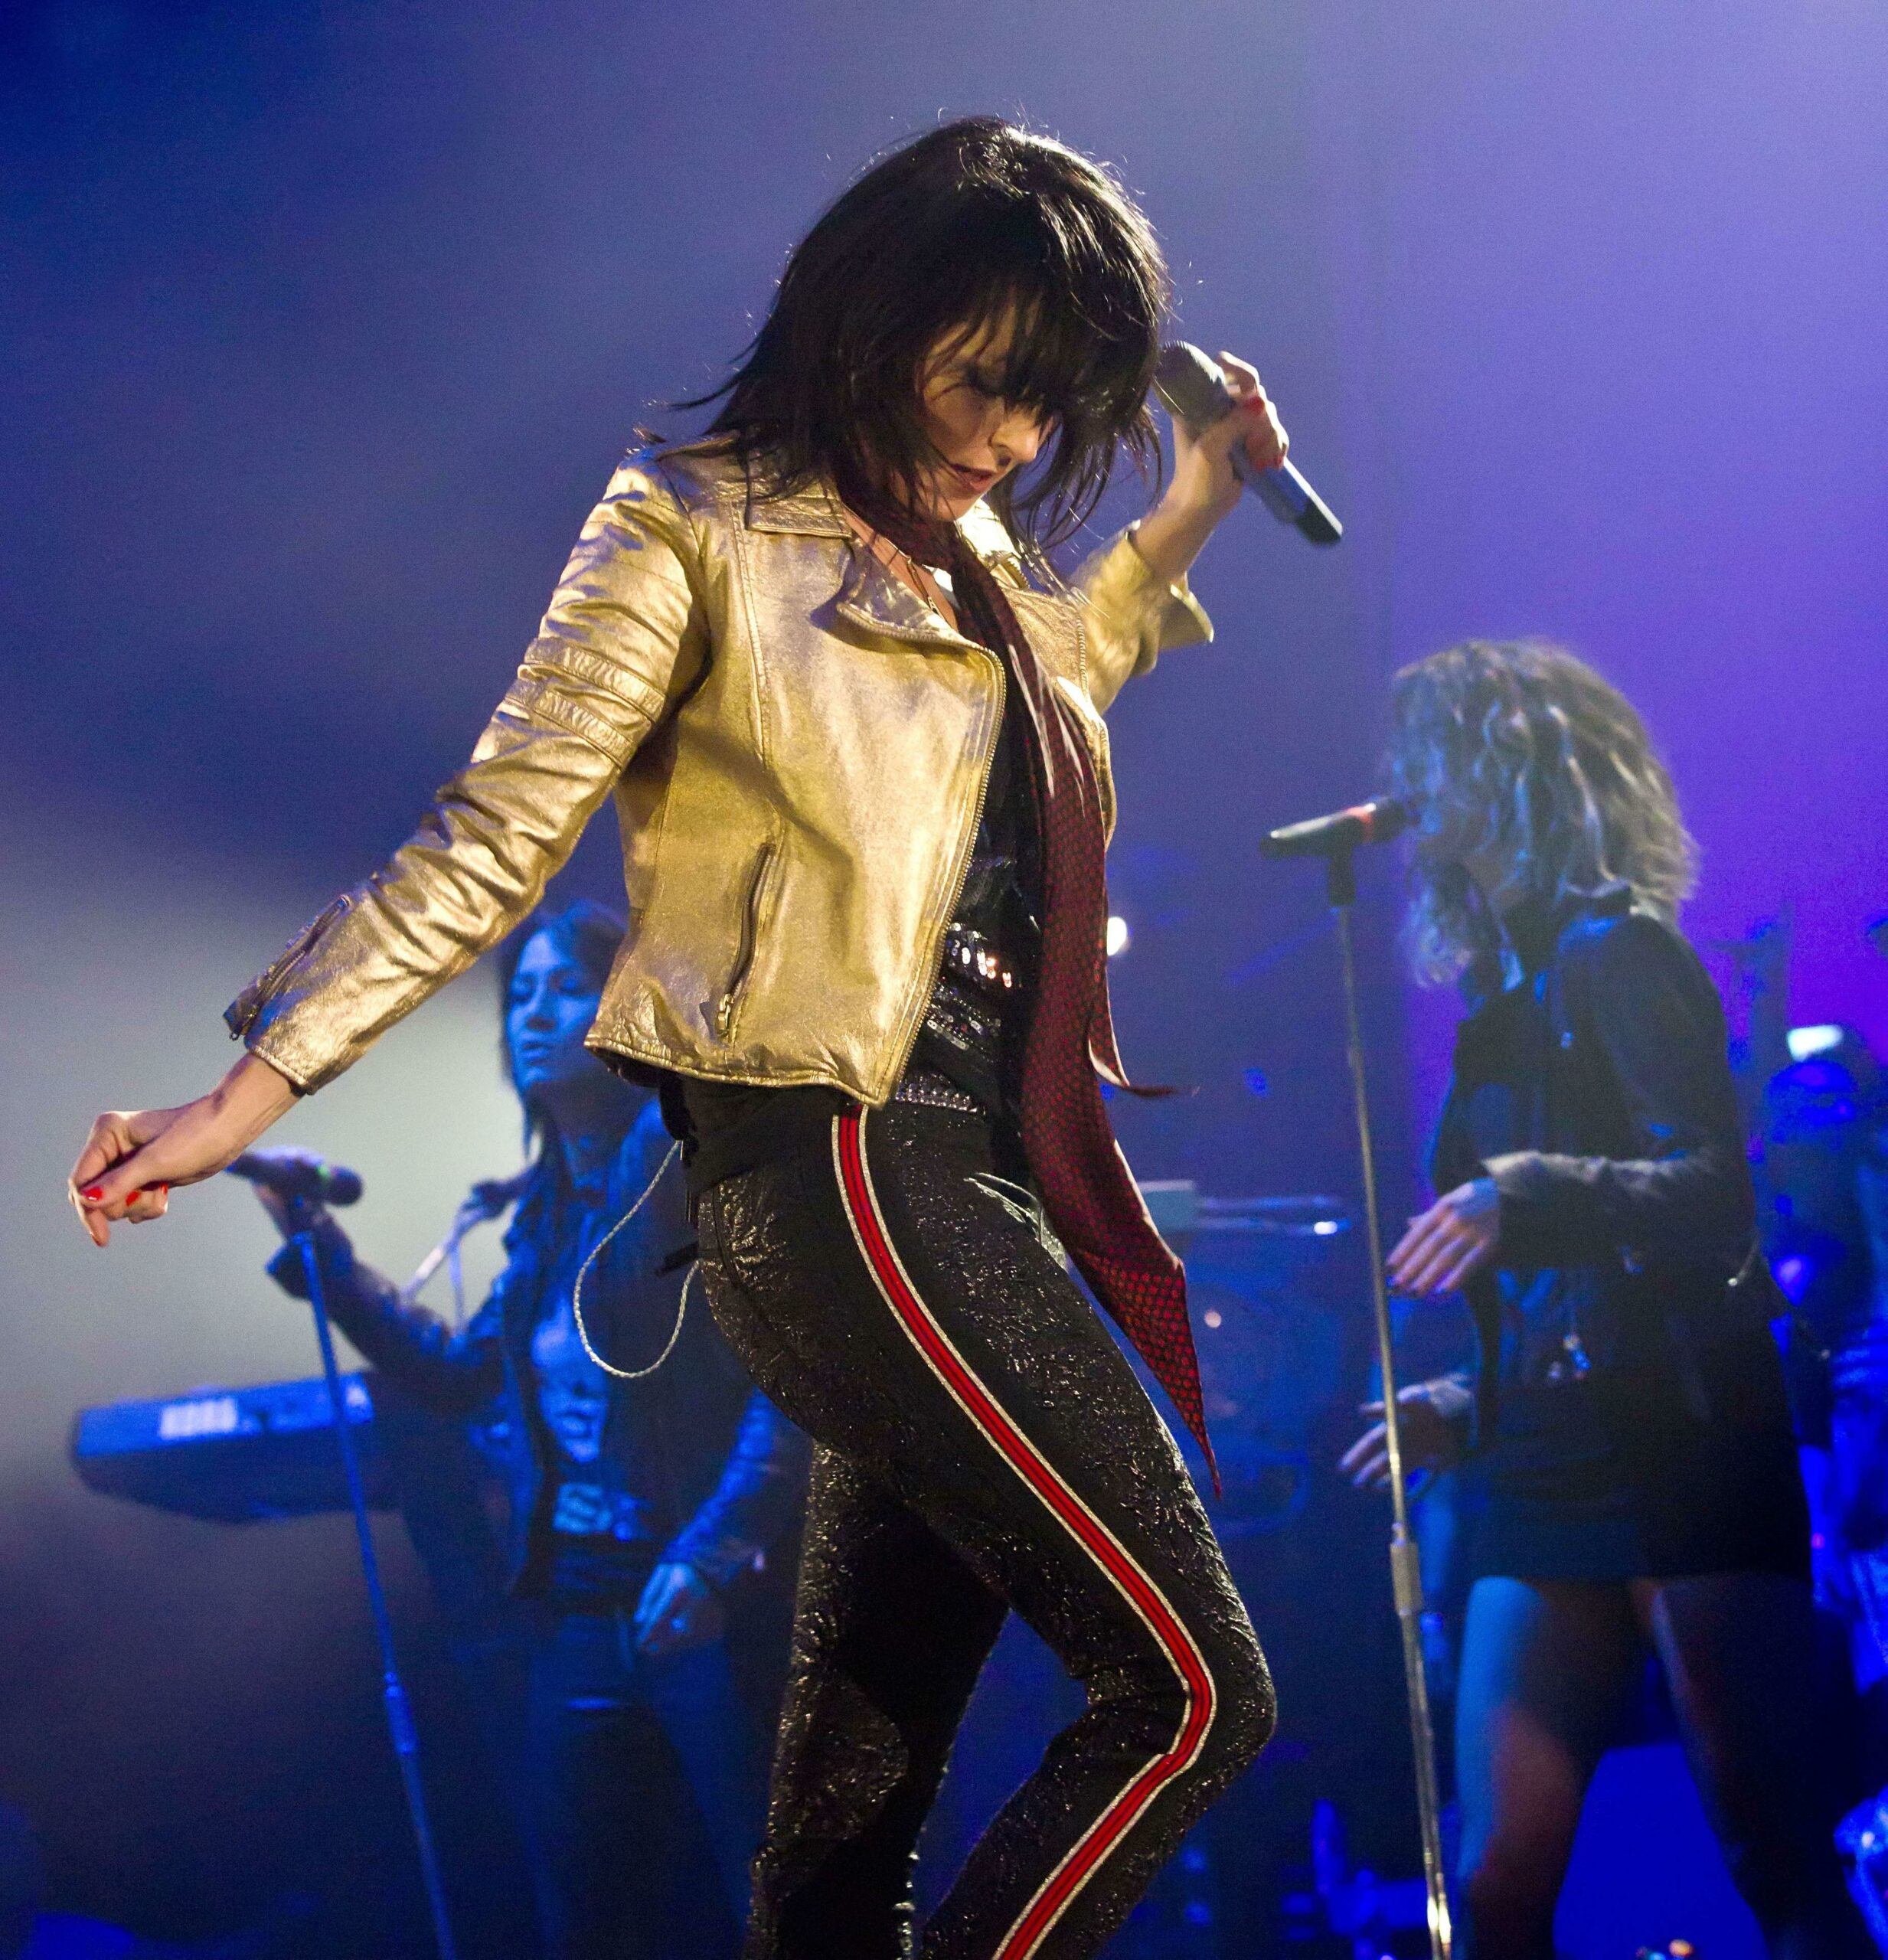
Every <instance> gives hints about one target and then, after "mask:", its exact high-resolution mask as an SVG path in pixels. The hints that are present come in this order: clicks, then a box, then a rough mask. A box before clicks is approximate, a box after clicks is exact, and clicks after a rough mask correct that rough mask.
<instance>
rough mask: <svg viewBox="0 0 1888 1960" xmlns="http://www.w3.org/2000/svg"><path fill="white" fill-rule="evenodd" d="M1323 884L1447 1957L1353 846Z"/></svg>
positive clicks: (1435, 1944) (1438, 1812) (1339, 852)
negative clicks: (1355, 920) (1339, 981)
mask: <svg viewBox="0 0 1888 1960" xmlns="http://www.w3.org/2000/svg"><path fill="white" fill-rule="evenodd" d="M1325 887H1326V890H1327V892H1328V895H1329V900H1330V904H1331V916H1332V918H1333V919H1334V920H1335V921H1336V923H1337V928H1338V963H1339V965H1340V966H1341V969H1342V970H1343V975H1344V1035H1345V1047H1346V1050H1347V1054H1348V1056H1349V1060H1350V1069H1351V1100H1352V1103H1353V1104H1354V1108H1355V1112H1356V1117H1357V1151H1358V1155H1359V1156H1360V1158H1361V1160H1362V1163H1363V1170H1364V1253H1365V1256H1367V1258H1368V1259H1369V1260H1370V1305H1371V1308H1372V1311H1373V1312H1374V1316H1375V1319H1376V1333H1377V1367H1378V1370H1379V1371H1380V1374H1382V1377H1383V1440H1384V1444H1385V1447H1386V1451H1387V1455H1388V1456H1389V1459H1390V1515H1391V1522H1390V1585H1391V1588H1392V1590H1393V1595H1394V1597H1395V1599H1396V1620H1397V1624H1398V1625H1399V1627H1400V1629H1401V1632H1402V1635H1403V1684H1404V1687H1405V1688H1406V1691H1407V1693H1408V1696H1409V1741H1410V1745H1411V1748H1412V1749H1413V1753H1414V1755H1415V1757H1416V1813H1417V1818H1418V1821H1419V1823H1420V1824H1421V1827H1422V1833H1423V1885H1424V1887H1425V1890H1426V1892H1427V1894H1428V1899H1429V1952H1430V1955H1431V1960H1449V1952H1450V1949H1451V1946H1452V1943H1453V1940H1454V1932H1453V1929H1452V1926H1451V1925H1450V1922H1449V1892H1448V1886H1447V1879H1446V1874H1445V1872H1444V1870H1443V1868H1442V1795H1441V1789H1440V1786H1439V1782H1438V1781H1437V1778H1436V1728H1435V1724H1434V1723H1433V1721H1432V1720H1431V1718H1430V1714H1429V1677H1428V1675H1427V1674H1426V1671H1425V1670H1424V1667H1423V1566H1422V1562H1421V1560H1420V1558H1419V1555H1418V1551H1417V1547H1416V1540H1415V1539H1414V1538H1413V1537H1412V1536H1411V1535H1410V1531H1409V1492H1408V1491H1407V1490H1406V1488H1404V1485H1403V1428H1402V1418H1401V1413H1400V1410H1399V1409H1398V1407H1397V1403H1396V1352H1395V1343H1394V1337H1393V1332H1392V1329H1391V1327H1390V1288H1389V1283H1388V1282H1387V1279H1386V1278H1385V1276H1384V1267H1383V1225H1382V1221H1381V1219H1380V1215H1379V1212H1378V1208H1377V1152H1376V1147H1375V1145H1374V1142H1372V1139H1371V1134H1370V1096H1369V1093H1368V1091H1367V1088H1366V1086H1365V1080H1364V1036H1363V1031H1362V1027H1361V1025H1360V1022H1359V1021H1358V1018H1357V960H1356V956H1355V954H1354V951H1353V949H1352V945H1351V911H1352V910H1353V908H1354V906H1355V905H1356V903H1357V852H1356V844H1355V842H1354V841H1351V842H1347V843H1338V844H1335V845H1334V848H1332V849H1331V851H1329V852H1328V854H1326V855H1325Z"/></svg>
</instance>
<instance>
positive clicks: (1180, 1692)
mask: <svg viewBox="0 0 1888 1960" xmlns="http://www.w3.org/2000/svg"><path fill="white" fill-rule="evenodd" d="M999 1158H1000V1153H999V1152H998V1148H997V1145H996V1142H995V1139H994V1138H993V1137H992V1135H991V1133H990V1132H989V1130H988V1128H987V1127H986V1126H985V1125H984V1124H983V1123H982V1122H981V1121H980V1120H979V1119H977V1118H975V1117H972V1116H964V1115H960V1114H957V1113H955V1112H947V1111H943V1110H938V1109H928V1108H921V1107H915V1106H906V1105H903V1104H893V1105H892V1106H890V1107H889V1108H888V1109H884V1110H882V1111H862V1110H860V1109H856V1108H850V1109H844V1111H843V1112H841V1113H839V1114H837V1115H824V1114H822V1116H821V1117H820V1119H819V1120H818V1122H817V1123H816V1124H809V1125H806V1126H805V1129H804V1131H803V1132H802V1135H800V1136H799V1138H796V1139H795V1140H794V1141H793V1142H792V1143H791V1145H788V1146H786V1147H783V1148H780V1149H779V1150H778V1151H777V1152H775V1153H774V1154H773V1155H771V1156H770V1157H769V1159H768V1161H764V1162H763V1163H761V1164H759V1165H758V1166H757V1167H755V1168H748V1169H746V1170H744V1171H741V1172H740V1173H739V1174H735V1175H733V1176H729V1177H727V1178H724V1179H723V1181H720V1182H719V1183H717V1184H713V1185H712V1186H711V1187H709V1188H708V1189H707V1191H704V1193H703V1194H702V1195H701V1201H700V1205H699V1214H698V1223H699V1226H700V1230H701V1250H702V1260H703V1266H704V1276H705V1278H706V1279H707V1288H708V1295H709V1298H710V1301H711V1302H712V1303H713V1305H714V1313H715V1315H716V1318H717V1320H718V1321H719V1322H720V1325H721V1328H722V1330H723V1331H724V1333H725V1334H726V1335H727V1338H728V1339H729V1340H730V1341H731V1342H732V1343H733V1346H734V1347H735V1348H736V1350H737V1351H738V1352H739V1353H740V1354H741V1355H742V1357H743V1358H744V1359H745V1361H746V1363H747V1364H748V1366H749V1367H750V1369H751V1370H752V1371H753V1375H754V1377H755V1379H756V1380H757V1381H758V1382H759V1384H760V1386H761V1387H763V1389H765V1390H766V1392H767V1393H768V1394H769V1396H770V1397H773V1400H774V1401H775V1402H776V1403H777V1404H778V1405H779V1406H780V1407H781V1408H782V1410H784V1411H785V1412H786V1413H787V1414H788V1415H789V1416H791V1417H792V1419H793V1420H794V1421H795V1422H796V1423H799V1424H800V1425H801V1426H802V1428H804V1429H806V1430H807V1431H808V1432H809V1433H810V1434H811V1435H812V1437H813V1439H814V1440H815V1444H816V1445H817V1449H816V1452H815V1464H814V1471H813V1481H812V1494H811V1501H810V1506H809V1511H808V1519H807V1530H806V1540H805V1553H804V1554H803V1558H802V1566H801V1573H800V1589H799V1609H798V1616H797V1622H796V1625H795V1654H794V1662H793V1668H792V1674H791V1677H790V1680H789V1687H788V1691H787V1703H786V1711H785V1713H784V1715H783V1717H782V1727H781V1734H780V1740H779V1748H778V1752H777V1754H776V1759H775V1764H774V1770H773V1792H772V1798H771V1801H770V1805H769V1817H768V1822H767V1831H766V1841H765V1844H764V1845H763V1849H762V1851H761V1854H760V1857H759V1860H758V1862H757V1864H756V1873H755V1892H754V1903H753V1919H752V1921H751V1923H750V1933H749V1942H748V1953H749V1955H750V1960H776V1956H782V1957H784V1956H792V1957H793V1960H801V1957H802V1956H805V1960H815V1957H816V1960H893V1956H898V1955H907V1954H909V1953H910V1952H912V1951H913V1927H912V1906H911V1877H912V1870H913V1860H914V1856H915V1849H916V1843H917V1838H918V1834H919V1831H920V1828H921V1826H922V1825H923V1821H924V1818H925V1816H926V1812H927V1811H929V1808H930V1806H931V1804H932V1802H933V1798H934V1797H935V1796H936V1791H937V1787H938V1783H939V1779H940V1778H941V1777H942V1774H943V1770H944V1765H945V1760H946V1756H948V1754H949V1750H950V1746H951V1743H952V1739H953V1737H954V1736H955V1733H956V1731H957V1728H958V1725H959V1720H960V1719H961V1717H962V1714H963V1711H964V1708H965V1704H966V1703H967V1701H968V1699H969V1697H970V1693H971V1690H972V1687H974V1686H975V1682H976V1679H977V1675H978V1671H979V1670H980V1669H981V1668H982V1665H983V1663H984V1661H985V1658H986V1657H987V1655H988V1653H989V1651H990V1648H991V1644H992V1643H993V1642H994V1641H995V1638H996V1635H997V1632H998V1628H1000V1627H1001V1624H1002V1622H1003V1619H1004V1615H1005V1614H1006V1613H1007V1612H1009V1611H1010V1610H1011V1609H1014V1611H1016V1612H1018V1613H1020V1614H1021V1615H1022V1616H1023V1617H1024V1619H1025V1620H1027V1622H1029V1624H1030V1625H1031V1626H1032V1627H1033V1628H1034V1629H1035V1630H1036V1632H1037V1633H1039V1634H1040V1635H1041V1636H1042V1637H1043V1638H1044V1640H1046V1641H1047V1642H1048V1643H1049V1645H1050V1647H1051V1648H1053V1649H1054V1651H1056V1653H1057V1655H1058V1656H1059V1657H1060V1659H1061V1661H1062V1662H1063V1664H1064V1665H1065V1666H1066V1668H1068V1670H1069V1671H1070V1674H1072V1675H1073V1676H1074V1677H1076V1679H1077V1680H1079V1681H1080V1682H1081V1683H1082V1684H1083V1687H1085V1688H1086V1691H1087V1696H1088V1705H1087V1708H1086V1711H1085V1713H1083V1715H1082V1716H1081V1717H1080V1719H1079V1720H1076V1722H1074V1723H1072V1724H1071V1725H1070V1726H1069V1727H1068V1728H1067V1729H1066V1730H1063V1733H1061V1734H1060V1736H1057V1738H1056V1740H1055V1741H1054V1742H1053V1744H1052V1745H1051V1746H1050V1749H1049V1751H1048V1753H1047V1756H1045V1757H1044V1761H1043V1763H1042V1766H1041V1767H1040V1769H1038V1770H1037V1772H1036V1773H1035V1774H1034V1775H1033V1776H1032V1777H1031V1779H1029V1781H1028V1782H1027V1783H1025V1784H1024V1785H1023V1787H1022V1788H1021V1789H1020V1790H1019V1791H1017V1793H1016V1794H1015V1795H1014V1797H1013V1798H1011V1800H1010V1802H1009V1803H1008V1805H1006V1806H1005V1807H1004V1809H1003V1811H1001V1814H1000V1815H998V1818H997V1819H996V1821H995V1823H994V1824H992V1825H991V1828H990V1829H989V1830H988V1831H987V1832H986V1833H985V1835H984V1837H983V1838H982V1841H980V1842H979V1843H978V1845H977V1847H976V1848H975V1851H972V1854H971V1856H970V1857H969V1860H968V1862H967V1863H966V1864H965V1867H964V1869H963V1871H962V1873H961V1874H960V1875H959V1877H958V1879H957V1881H956V1883H955V1885H954V1886H952V1890H951V1892H950V1893H949V1896H948V1897H947V1898H946V1900H945V1902H944V1903H943V1904H942V1906H941V1907H940V1908H939V1910H938V1913H937V1914H936V1916H935V1917H934V1919H933V1921H932V1922H931V1924H930V1925H929V1927H928V1928H927V1929H926V1934H925V1937H924V1940H923V1949H922V1950H923V1952H924V1954H925V1955H927V1956H929V1960H1034V1956H1037V1955H1041V1956H1051V1955H1053V1956H1055V1960H1073V1956H1075V1955H1086V1954H1093V1953H1094V1952H1096V1951H1097V1950H1098V1949H1099V1948H1100V1947H1101V1945H1102V1943H1103V1942H1105V1940H1106V1939H1107V1937H1108V1935H1109V1933H1110V1932H1112V1931H1113V1930H1114V1929H1115V1927H1116V1926H1119V1924H1120V1923H1121V1922H1122V1919H1123V1918H1124V1917H1125V1916H1126V1914H1127V1913H1128V1911H1129V1908H1130V1907H1131V1906H1132V1905H1133V1904H1134V1903H1135V1900H1136V1899H1137V1898H1138V1896H1140V1894H1141V1893H1142V1890H1144V1889H1145V1886H1146V1885H1147V1883H1148V1880H1150V1879H1151V1877H1152V1876H1153V1874H1154V1873H1155V1870H1157V1869H1158V1867H1159V1866H1160V1864H1161V1863H1162V1861H1163V1860H1164V1859H1165V1858H1166V1857H1168V1854H1170V1853H1171V1851H1173V1850H1174V1847H1175V1846H1176V1845H1177V1844H1178V1841H1179V1840H1180V1838H1181V1836H1182V1834H1184V1832H1185V1831H1186V1830H1187V1828H1188V1827H1189V1826H1190V1825H1191V1824H1192V1823H1193V1822H1194V1820H1195V1819H1196V1818H1197V1817H1198V1816H1199V1815H1200V1813H1201V1812H1202V1811H1204V1809H1205V1808H1207V1805H1209V1804H1210V1802H1212V1801H1213V1798H1215V1797H1216V1796H1217V1795H1219V1793H1220V1792H1221V1791H1223V1789H1225V1788H1226V1787H1227V1785H1228V1784H1229V1783H1230V1782H1232V1780H1233V1778H1234V1777H1236V1775H1238V1774H1239V1772H1240V1771H1241V1770H1242V1769H1244V1768H1245V1767H1246V1765H1247V1764H1249V1762H1251V1761H1252V1760H1253V1757H1254V1756H1256V1755H1257V1754H1258V1753H1259V1749H1261V1748H1262V1746H1263V1745H1264V1743H1265V1741H1266V1738H1267V1736H1269V1734H1270V1733H1271V1730H1272V1684H1271V1681H1270V1677H1269V1675H1268V1674H1267V1672H1266V1664H1265V1661H1264V1658H1263V1657H1262V1655H1261V1654H1260V1652H1259V1645H1258V1642H1257V1640H1256V1638H1255V1637H1254V1635H1253V1630H1252V1625H1251V1622H1250V1621H1249V1619H1247V1617H1246V1610H1245V1608H1244V1606H1243V1605H1242V1603H1241V1602H1240V1598H1239V1596H1238V1594H1237V1593H1236V1591H1235V1590H1234V1589H1233V1583H1232V1580H1231V1579H1230V1576H1229V1575H1228V1573H1227V1569H1226V1565H1225V1561H1224V1560H1223V1557H1221V1555H1220V1550H1219V1547H1218V1545H1217V1543H1216V1542H1215V1540H1214V1539H1213V1532H1212V1528H1211V1527H1210V1525H1209V1524H1208V1523H1207V1518H1206V1514H1205V1512H1204V1510H1203V1508H1201V1506H1200V1501H1199V1499H1198V1498H1197V1495H1195V1493H1194V1488H1193V1486H1192V1484H1191V1481H1190V1480H1189V1479H1188V1478H1187V1474H1186V1472H1185V1469H1184V1466H1183V1465H1182V1464H1181V1459H1180V1455H1179V1452H1178V1450H1177V1449H1176V1448H1175V1447H1174V1442H1173V1439H1172V1438H1171V1436H1170V1435H1169V1434H1168V1431H1167V1429H1166V1428H1165V1426H1164V1424H1163V1423H1161V1419H1160V1418H1159V1416H1158V1415H1157V1414H1156V1413H1155V1410H1154V1407H1153V1406H1152V1404H1151V1403H1150V1402H1149V1400H1148V1397H1147V1396H1146V1394H1145V1392H1144V1391H1143V1390H1142V1387H1141V1385H1140V1383H1139V1382H1138V1380H1136V1378H1135V1374H1134V1373H1133V1370H1132V1369H1131V1368H1130V1367H1129V1365H1128V1364H1127V1362H1126V1361H1125V1359H1124V1358H1123V1357H1122V1354H1121V1351H1120V1350H1119V1348H1117V1347H1116V1346H1115V1343H1114V1341H1113V1340H1112V1338H1111V1337H1110V1336H1109V1334H1108V1332H1107V1331H1106V1329H1105V1328H1103V1327H1102V1325H1101V1324H1100V1322H1099V1321H1098V1319H1097V1318H1096V1315H1095V1312H1094V1309H1093V1307H1092V1306H1090V1305H1089V1303H1088V1302H1087V1300H1086V1299H1085V1298H1084V1296H1083V1295H1082V1294H1081V1293H1080V1292H1079V1291H1078V1290H1077V1289H1076V1286H1075V1285H1074V1283H1073V1282H1072V1281H1071V1280H1070V1279H1069V1277H1068V1276H1067V1275H1066V1273H1065V1272H1063V1269H1062V1267H1061V1266H1060V1263H1059V1262H1058V1261H1057V1259H1055V1258H1054V1257H1053V1256H1051V1254H1050V1253H1049V1252H1048V1251H1047V1250H1045V1248H1044V1245H1043V1243H1042V1242H1041V1240H1040V1236H1038V1233H1037V1230H1036V1229H1035V1227H1034V1223H1032V1221H1031V1219H1030V1218H1029V1217H1027V1214H1026V1212H1025V1211H1024V1209H1023V1207H1020V1206H1019V1205H1018V1204H1017V1201H1016V1199H1015V1197H1014V1195H1013V1194H1012V1193H1011V1192H1007V1191H1004V1189H1003V1188H1002V1187H1001V1184H1000V1183H993V1182H992V1181H991V1179H992V1177H993V1174H995V1173H996V1172H997V1171H998V1170H999V1168H1000V1161H999Z"/></svg>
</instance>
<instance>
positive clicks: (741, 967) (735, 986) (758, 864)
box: [714, 838, 779, 1041]
mask: <svg viewBox="0 0 1888 1960" xmlns="http://www.w3.org/2000/svg"><path fill="white" fill-rule="evenodd" d="M778 852H779V842H778V841H777V840H776V839H775V838H769V839H768V840H767V841H766V843H765V844H763V845H762V846H761V848H760V855H759V857H756V859H755V860H754V874H753V877H752V878H751V879H750V880H749V881H748V886H747V910H746V914H745V916H744V917H743V921H742V928H741V943H740V950H739V951H738V952H737V954H736V955H735V959H734V968H733V972H731V973H730V974H729V975H728V982H727V991H725V992H724V994H723V995H722V996H721V998H720V1001H718V1002H717V1005H716V1007H715V1010H714V1031H715V1033H716V1034H717V1035H718V1036H719V1037H720V1038H721V1040H724V1041H728V1040H733V1034H734V1011H735V1009H736V1008H737V1007H738V1006H739V1005H740V997H741V990H742V989H743V988H744V987H745V986H746V984H747V976H748V974H749V973H750V972H751V971H752V969H753V964H754V955H755V954H756V952H758V951H759V946H760V901H761V897H762V894H763V892H764V891H765V890H766V884H767V874H768V873H769V871H772V870H773V861H774V858H775V857H776V855H777V854H778Z"/></svg>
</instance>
